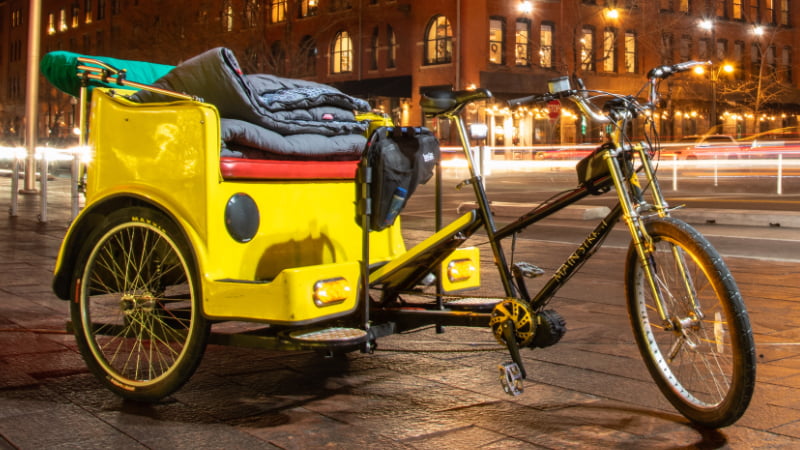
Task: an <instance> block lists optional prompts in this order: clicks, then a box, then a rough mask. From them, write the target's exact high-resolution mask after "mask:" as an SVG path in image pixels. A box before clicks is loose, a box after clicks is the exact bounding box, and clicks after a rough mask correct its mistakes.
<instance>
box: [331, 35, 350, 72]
mask: <svg viewBox="0 0 800 450" xmlns="http://www.w3.org/2000/svg"><path fill="white" fill-rule="evenodd" d="M352 71H353V41H352V40H351V39H350V33H348V32H347V31H340V32H339V33H338V34H336V38H334V40H333V48H331V72H332V73H346V72H352Z"/></svg>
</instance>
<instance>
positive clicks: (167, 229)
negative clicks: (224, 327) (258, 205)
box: [70, 207, 210, 402]
mask: <svg viewBox="0 0 800 450" xmlns="http://www.w3.org/2000/svg"><path fill="white" fill-rule="evenodd" d="M80 254H81V256H80V257H79V258H78V260H77V261H78V263H77V264H76V270H75V276H74V280H73V283H74V284H73V286H74V289H73V292H74V293H75V294H74V295H75V298H74V299H73V301H72V302H71V306H70V315H71V318H72V323H73V327H74V332H75V337H76V340H77V343H78V348H79V349H80V352H81V354H82V356H83V359H84V360H85V361H86V364H87V366H88V367H89V370H90V371H91V372H92V373H93V374H94V375H95V376H96V377H97V378H98V379H99V380H100V381H101V382H102V383H103V384H104V385H105V386H106V387H108V388H109V389H110V390H111V391H113V392H114V393H116V394H118V395H120V396H121V397H123V398H127V399H131V400H137V401H144V402H153V401H157V400H159V399H162V398H164V397H166V396H167V395H169V394H171V393H173V392H175V391H176V390H177V389H179V388H180V387H181V386H182V385H183V384H184V383H185V382H186V381H187V380H188V379H189V378H190V377H191V375H192V374H193V373H194V372H195V370H196V369H197V366H198V365H199V363H200V360H201V358H202V356H203V353H204V352H205V347H206V343H207V339H208V335H209V332H210V326H209V323H208V321H207V320H206V319H205V318H204V317H203V315H202V312H201V310H200V309H201V301H200V299H201V298H202V295H201V288H200V283H199V281H198V277H197V273H198V270H197V267H196V262H195V258H194V255H193V253H192V252H191V251H190V247H189V246H188V244H187V239H186V238H185V237H184V235H183V233H182V232H181V231H180V229H179V228H178V226H177V225H176V224H175V223H174V222H173V221H172V220H170V219H169V218H168V217H167V216H166V215H164V214H162V213H160V212H158V211H155V210H153V209H150V208H143V207H129V208H124V209H121V210H119V211H117V212H115V213H112V214H110V215H109V216H108V217H107V219H106V220H105V221H104V223H103V224H102V225H101V226H100V227H98V229H97V231H96V232H94V233H93V234H92V236H90V237H89V238H88V239H87V240H86V241H85V244H84V247H83V249H82V251H81V253H80Z"/></svg>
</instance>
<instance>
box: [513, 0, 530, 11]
mask: <svg viewBox="0 0 800 450" xmlns="http://www.w3.org/2000/svg"><path fill="white" fill-rule="evenodd" d="M517 11H519V12H520V14H530V13H531V12H533V3H532V2H531V1H529V0H520V2H519V5H517Z"/></svg>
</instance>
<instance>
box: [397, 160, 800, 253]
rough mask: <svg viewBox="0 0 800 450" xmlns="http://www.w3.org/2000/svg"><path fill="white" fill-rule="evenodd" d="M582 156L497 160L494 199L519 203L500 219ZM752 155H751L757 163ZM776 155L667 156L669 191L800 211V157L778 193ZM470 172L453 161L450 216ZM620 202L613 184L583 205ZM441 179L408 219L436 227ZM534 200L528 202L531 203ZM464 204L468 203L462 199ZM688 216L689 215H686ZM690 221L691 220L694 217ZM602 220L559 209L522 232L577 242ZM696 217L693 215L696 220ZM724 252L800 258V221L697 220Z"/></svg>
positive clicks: (564, 184)
mask: <svg viewBox="0 0 800 450" xmlns="http://www.w3.org/2000/svg"><path fill="white" fill-rule="evenodd" d="M574 163H575V162H574V161H562V162H559V163H543V162H540V161H518V162H495V164H492V165H490V166H489V167H490V172H489V173H487V175H486V177H485V178H486V189H487V193H488V196H489V198H490V200H491V201H493V202H499V203H502V204H506V205H518V207H506V208H497V209H496V210H495V215H496V221H497V222H498V224H499V225H502V224H504V223H508V222H510V221H511V220H512V219H514V218H516V217H518V216H519V215H522V214H523V213H524V212H525V211H527V210H528V209H530V208H532V207H533V206H535V205H537V204H539V203H541V202H542V201H545V200H547V199H548V198H550V197H551V196H552V195H554V194H557V193H559V192H562V191H564V190H567V189H570V188H572V187H574V186H575V184H576V180H577V178H576V175H575V171H574V167H573V165H574ZM751 163H752V162H748V164H751ZM767 163H768V162H762V163H758V164H753V166H752V167H748V166H742V165H741V164H739V165H724V166H722V167H716V168H715V167H714V165H713V161H712V162H700V163H693V164H681V163H678V165H677V166H672V165H671V164H662V166H661V168H660V170H659V179H660V181H661V186H662V192H663V193H664V195H665V197H667V201H668V202H669V204H670V205H671V206H680V207H682V211H679V212H678V213H676V215H679V214H680V213H681V212H684V211H696V210H704V211H706V210H709V209H713V210H736V211H741V212H742V215H743V216H748V215H752V214H755V213H756V212H765V211H772V212H776V213H779V212H785V211H789V212H791V213H792V214H796V213H797V212H799V211H800V165H798V164H797V163H794V162H793V163H792V165H790V166H788V167H784V168H783V171H782V174H781V175H782V178H781V183H780V184H781V191H782V192H781V193H780V194H778V193H777V186H778V178H777V176H776V173H777V172H776V173H773V174H772V175H769V174H768V173H767V172H766V169H765V168H764V167H766V166H768V164H767ZM466 177H467V172H466V169H465V168H463V167H453V166H452V163H451V166H450V167H449V168H445V169H444V170H443V172H442V205H443V211H444V218H443V222H444V223H447V222H448V220H452V219H453V218H455V217H457V215H458V213H457V211H458V208H459V206H462V205H464V204H468V202H474V196H473V191H472V188H471V187H470V186H464V187H462V188H461V189H460V190H458V189H456V185H458V183H460V182H461V181H463V180H464V179H465V178H466ZM615 203H616V197H615V196H614V193H613V191H612V192H610V193H608V194H605V195H601V196H590V197H587V198H585V199H583V200H582V201H581V202H579V203H578V204H577V205H580V206H582V207H584V208H594V207H610V206H613V205H614V204H615ZM434 205H435V183H434V181H433V180H432V181H431V182H429V183H428V184H427V185H424V186H420V187H419V188H418V190H417V192H415V193H414V195H413V197H412V198H411V199H410V200H409V203H408V205H407V207H406V209H405V211H404V212H403V220H404V222H403V224H404V227H406V228H410V229H421V230H432V229H433V227H434V219H433V217H434ZM523 205H526V206H523ZM462 208H463V206H462ZM685 220H686V219H685ZM687 221H690V220H687ZM596 222H597V221H596V220H583V219H575V218H574V217H570V216H566V217H565V216H564V215H559V214H557V215H555V216H553V217H552V218H548V219H546V220H544V221H542V222H540V223H537V224H535V225H534V226H531V227H529V228H528V229H526V230H525V231H524V232H523V233H522V234H521V236H522V237H525V238H531V239H536V240H543V241H549V242H557V243H571V244H574V245H577V244H578V243H580V242H581V240H582V239H583V238H584V237H585V236H586V235H587V234H588V232H589V231H590V230H591V229H592V228H593V227H594V226H595V225H596ZM690 222H691V221H690ZM692 224H693V225H694V226H695V227H696V228H697V229H698V230H699V231H700V232H701V233H703V234H704V235H705V236H706V237H707V238H708V239H709V241H711V243H712V244H713V245H714V246H715V247H716V248H717V250H719V251H720V253H722V254H723V255H724V256H741V257H748V258H756V259H760V260H765V261H769V260H774V261H798V260H800V228H792V227H786V226H778V224H773V225H774V226H769V225H768V224H766V226H749V225H737V224H735V223H734V224H727V225H725V224H713V223H705V221H700V222H695V223H692ZM629 240H630V238H629V236H628V234H627V230H626V229H625V227H624V226H622V225H618V226H617V227H616V228H615V230H614V231H613V232H612V235H611V236H610V237H609V239H608V240H607V241H606V243H605V244H604V245H606V246H611V247H618V248H622V247H627V245H628V242H629Z"/></svg>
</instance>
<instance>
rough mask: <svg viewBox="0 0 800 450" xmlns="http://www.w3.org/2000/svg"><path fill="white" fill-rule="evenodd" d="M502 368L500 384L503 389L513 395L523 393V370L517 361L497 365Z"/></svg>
mask: <svg viewBox="0 0 800 450" xmlns="http://www.w3.org/2000/svg"><path fill="white" fill-rule="evenodd" d="M497 368H498V369H500V385H501V386H503V391H505V393H506V394H508V395H511V396H514V397H516V396H518V395H520V394H522V391H523V388H522V371H521V370H520V369H519V366H518V365H517V363H515V362H507V363H503V364H500V365H499V366H497Z"/></svg>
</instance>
